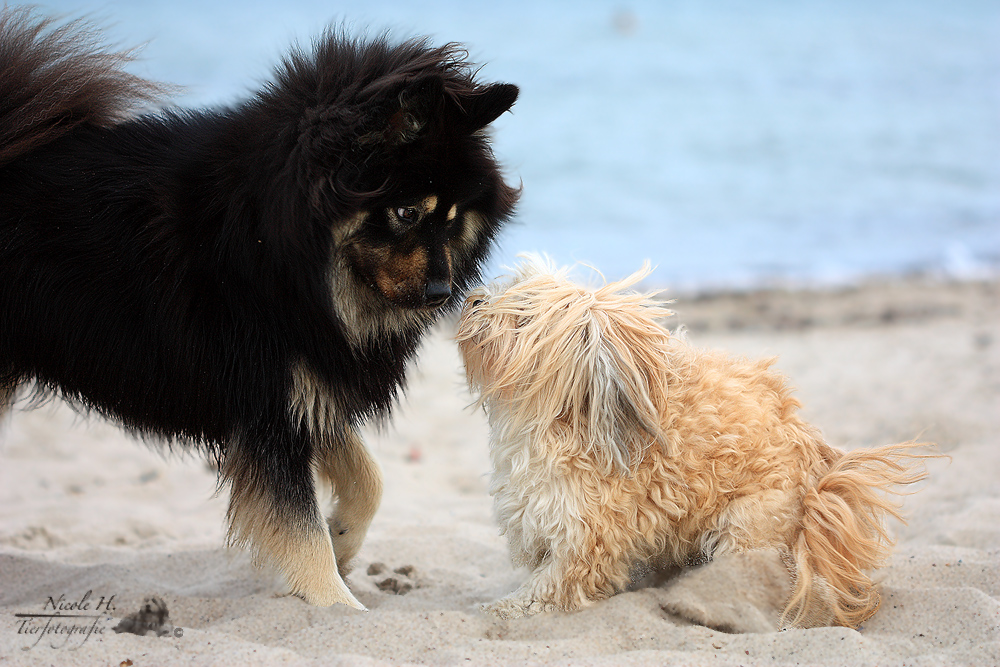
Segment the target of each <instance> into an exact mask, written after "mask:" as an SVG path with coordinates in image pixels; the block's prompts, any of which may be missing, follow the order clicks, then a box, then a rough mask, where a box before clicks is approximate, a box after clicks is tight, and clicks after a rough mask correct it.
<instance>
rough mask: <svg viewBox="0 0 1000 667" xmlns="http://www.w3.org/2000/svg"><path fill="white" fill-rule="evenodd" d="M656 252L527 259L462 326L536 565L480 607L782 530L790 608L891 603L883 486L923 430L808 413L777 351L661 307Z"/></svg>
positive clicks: (754, 544) (775, 541) (572, 599)
mask: <svg viewBox="0 0 1000 667" xmlns="http://www.w3.org/2000/svg"><path fill="white" fill-rule="evenodd" d="M649 272H650V270H649V268H648V266H646V267H644V268H643V270H641V271H639V272H637V273H635V274H633V275H632V276H630V277H629V278H626V279H625V280H622V281H620V282H616V283H611V284H607V285H604V286H603V287H598V288H594V289H591V288H587V287H582V286H580V285H578V284H575V283H573V282H571V281H570V280H569V279H568V278H567V277H566V276H567V270H566V269H562V270H558V271H557V270H553V269H551V268H550V267H547V266H545V264H544V262H543V261H541V260H538V259H530V258H529V259H528V260H526V261H525V262H524V263H523V264H522V265H521V266H520V267H519V269H518V270H517V272H516V274H515V275H514V276H513V277H511V278H509V279H508V280H506V281H503V282H498V283H496V284H494V285H491V286H488V287H484V288H481V289H479V290H476V291H474V292H473V293H472V294H471V295H470V296H469V297H468V299H467V300H466V302H465V307H464V310H463V312H462V318H461V322H460V325H459V331H458V334H457V340H458V342H459V346H460V349H461V353H462V356H463V360H464V362H465V366H466V371H467V374H468V379H469V383H470V385H471V386H472V387H473V389H474V390H475V391H477V392H478V393H479V395H480V402H481V404H482V405H483V406H485V408H486V411H487V413H488V415H489V420H490V425H491V428H492V436H491V441H490V451H491V457H492V462H493V468H494V470H493V478H492V482H491V485H490V493H491V494H492V495H493V497H494V508H495V513H496V517H497V520H498V521H499V524H500V528H501V532H502V533H504V534H506V535H507V538H508V539H509V542H510V549H511V554H512V557H513V560H514V562H515V564H517V565H527V566H528V567H529V568H531V570H532V572H531V575H530V577H529V578H528V580H527V581H526V582H525V583H524V584H523V585H522V586H521V587H520V588H519V589H517V590H516V591H514V592H513V593H511V594H510V595H508V596H507V597H505V598H503V599H501V600H498V601H496V602H494V603H492V604H489V605H485V606H484V609H485V610H486V611H488V612H491V613H493V614H496V615H497V616H501V617H504V618H516V617H519V616H527V615H531V614H535V613H538V612H542V611H547V610H551V609H562V610H574V609H578V608H580V607H583V606H586V605H588V604H590V603H592V602H594V601H597V600H601V599H604V598H607V597H609V596H611V595H614V594H615V593H616V592H618V591H621V590H622V589H623V588H624V587H625V586H626V585H628V583H629V581H630V579H629V570H630V567H631V566H632V565H634V564H636V563H647V564H651V565H655V566H665V565H680V564H685V563H691V562H697V561H704V560H708V559H711V558H713V557H715V556H720V555H723V554H727V553H739V552H745V551H750V550H755V549H763V548H777V549H779V550H780V551H781V553H782V554H783V555H784V557H785V558H786V562H787V564H788V566H789V568H790V569H791V571H792V573H793V576H794V588H793V592H792V595H791V597H790V598H789V600H788V602H787V605H786V607H785V610H784V613H783V614H782V617H781V619H780V620H779V624H780V625H781V626H782V627H790V626H797V627H810V626H816V625H845V626H849V627H857V626H858V625H859V624H861V623H862V622H863V621H865V620H866V619H867V618H868V617H870V616H871V615H872V614H873V613H874V612H875V610H876V609H877V608H878V605H879V594H878V591H877V590H876V588H875V586H874V584H873V583H872V581H871V579H870V578H869V576H868V574H867V571H869V570H871V569H874V568H876V567H878V566H879V565H880V564H881V563H882V562H883V561H884V560H885V559H886V558H887V556H888V555H889V549H890V546H891V541H890V539H889V535H888V534H887V531H886V529H885V527H884V525H883V520H884V519H885V517H886V515H892V516H895V517H897V518H898V517H899V515H898V514H897V511H898V505H896V504H894V503H892V502H890V501H889V500H887V499H886V497H885V493H886V492H890V493H899V489H898V487H899V486H901V485H907V484H911V483H913V482H916V481H918V480H921V479H923V477H924V476H925V473H924V472H923V468H922V466H919V465H917V464H919V463H920V460H919V459H921V458H925V457H927V456H929V455H930V454H926V453H920V452H918V451H915V448H916V447H918V446H919V445H918V444H917V443H912V442H910V443H905V444H900V445H888V446H883V447H878V448H874V449H863V450H855V451H851V452H846V453H845V452H843V451H841V450H839V449H836V448H834V447H831V446H829V445H827V444H826V443H825V442H824V441H823V439H822V437H821V435H820V433H819V431H817V430H816V429H815V428H813V427H812V426H810V425H809V424H807V423H805V422H804V421H803V420H802V419H801V418H800V417H799V415H798V408H799V402H798V401H797V400H796V399H795V398H794V397H793V396H792V391H791V389H790V388H789V386H788V384H787V383H786V380H785V378H784V377H783V376H782V375H780V374H779V373H777V372H775V371H772V370H770V369H769V367H770V366H771V364H772V363H773V361H774V360H773V359H765V360H762V361H750V360H747V359H740V358H735V357H732V356H729V355H727V354H725V353H723V352H717V351H707V350H700V349H696V348H694V347H692V346H691V345H690V344H689V343H688V342H687V341H686V340H685V339H684V338H683V337H682V336H677V335H672V334H671V333H670V332H668V331H667V330H666V329H665V328H663V327H662V326H660V325H659V324H658V323H657V320H658V319H660V318H663V317H665V316H668V315H670V314H671V313H670V311H669V310H667V309H666V308H664V307H663V305H662V302H659V301H657V300H655V299H654V296H655V295H654V294H639V293H636V292H634V291H631V290H629V289H628V288H630V287H631V286H633V285H635V284H636V283H637V282H639V281H640V280H641V279H642V278H644V277H645V276H646V275H648V274H649Z"/></svg>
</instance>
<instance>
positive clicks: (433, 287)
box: [424, 279, 451, 308]
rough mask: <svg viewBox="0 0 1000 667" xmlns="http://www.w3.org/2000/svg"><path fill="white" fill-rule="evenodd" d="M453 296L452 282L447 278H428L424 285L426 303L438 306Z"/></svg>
mask: <svg viewBox="0 0 1000 667" xmlns="http://www.w3.org/2000/svg"><path fill="white" fill-rule="evenodd" d="M450 298H451V283H450V282H449V281H447V280H440V279H436V280H428V281H427V285H426V286H425V287H424V304H426V305H427V306H429V307H431V308H437V307H438V306H440V305H442V304H444V302H445V301H447V300H448V299H450Z"/></svg>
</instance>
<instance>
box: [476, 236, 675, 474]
mask: <svg viewBox="0 0 1000 667" xmlns="http://www.w3.org/2000/svg"><path fill="white" fill-rule="evenodd" d="M523 257H524V261H523V262H522V263H521V265H520V266H518V267H517V268H516V269H515V271H514V274H513V275H512V276H508V277H506V278H505V279H501V280H499V281H497V282H495V283H493V284H492V285H489V286H487V287H483V288H480V289H478V290H475V291H474V292H472V293H471V294H470V296H469V297H468V299H467V300H466V305H465V308H464V310H463V315H462V319H461V322H460V324H459V330H458V333H457V335H456V338H457V340H458V342H459V346H460V349H461V351H462V356H463V359H464V361H465V365H466V372H467V374H468V379H469V383H470V385H471V386H472V387H473V388H474V389H475V390H476V391H478V392H479V394H480V397H479V403H480V404H482V405H484V406H485V407H486V409H487V411H488V412H490V415H491V421H493V423H494V424H495V425H498V426H500V427H501V428H507V429H518V430H519V431H521V432H529V431H534V432H538V433H541V432H544V431H547V430H550V429H562V432H563V433H564V435H563V437H562V438H560V439H561V440H563V441H567V442H575V443H580V444H581V446H582V447H583V448H584V452H583V453H584V454H586V455H589V456H591V457H592V458H593V459H594V461H595V463H597V464H598V465H600V466H601V467H602V468H604V469H605V470H606V471H607V472H608V473H609V474H610V473H611V472H612V471H617V472H618V473H623V474H627V473H628V471H629V470H630V469H632V467H633V465H634V463H635V462H637V461H638V459H639V457H640V455H641V453H642V452H643V451H644V450H645V448H646V447H648V446H649V445H651V444H653V443H654V442H658V443H660V445H661V446H663V447H664V448H669V445H668V441H667V439H666V437H665V436H664V434H663V431H662V428H661V426H660V424H661V416H662V414H663V412H664V410H665V409H666V398H667V391H668V384H669V378H670V375H671V372H672V371H671V370H670V366H669V364H668V354H669V348H670V334H669V332H667V330H666V329H664V328H663V327H662V326H660V325H659V324H657V322H656V320H657V319H660V318H664V317H667V316H670V315H671V314H672V313H671V311H670V310H668V309H667V308H666V307H665V306H664V305H663V302H662V301H660V300H658V299H657V298H656V297H657V294H658V293H656V292H651V293H640V292H636V291H634V290H630V289H629V288H630V287H632V286H634V285H636V284H637V283H639V282H640V281H641V280H642V279H643V278H645V277H646V276H648V275H649V274H650V273H651V272H652V269H651V267H650V266H649V263H648V262H647V263H646V264H645V265H644V266H643V268H642V269H640V270H639V271H637V272H635V273H633V274H632V275H630V276H628V277H627V278H624V279H622V280H620V281H617V282H612V283H605V284H604V285H602V286H599V287H594V288H588V287H581V286H580V285H577V284H575V283H573V282H571V281H570V280H568V279H567V277H566V276H567V274H568V272H569V269H568V268H566V269H561V270H555V269H553V268H552V266H551V263H550V262H549V261H548V260H547V259H545V258H539V257H535V256H523ZM566 429H568V432H567V431H566ZM667 453H668V454H672V452H669V451H668V452H667Z"/></svg>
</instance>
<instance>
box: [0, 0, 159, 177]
mask: <svg viewBox="0 0 1000 667" xmlns="http://www.w3.org/2000/svg"><path fill="white" fill-rule="evenodd" d="M132 59H133V52H131V51H121V52H116V51H113V50H111V49H109V48H108V47H107V46H105V45H104V44H102V43H101V40H100V35H99V33H98V32H97V31H96V30H95V29H93V28H92V27H90V26H89V25H88V24H86V23H84V22H82V21H79V20H77V21H71V22H69V23H66V24H64V25H57V24H55V22H54V21H53V19H51V18H47V17H40V16H37V15H36V14H35V13H34V12H33V11H32V10H31V9H30V8H25V7H0V165H2V164H5V163H7V162H9V161H11V160H12V159H14V158H15V157H17V156H18V155H22V154H23V153H26V152H27V151H30V150H31V149H33V148H35V147H37V146H40V145H42V144H45V143H48V142H50V141H52V140H54V139H56V138H58V137H60V136H62V135H63V134H65V133H67V132H69V131H70V130H72V129H73V128H74V127H76V126H78V125H80V124H83V123H90V124H93V125H98V126H108V125H113V124H114V123H117V122H120V121H121V120H123V119H125V118H126V117H127V116H128V114H129V112H131V111H132V110H133V109H135V108H136V107H138V106H140V105H141V104H143V103H146V102H152V101H154V100H155V99H157V98H158V97H160V96H161V95H162V94H163V93H164V92H165V91H164V89H163V88H162V87H161V86H158V85H156V84H153V83H150V82H149V81H146V80H144V79H141V78H139V77H137V76H134V75H132V74H129V73H127V72H125V71H124V66H125V65H126V64H127V63H128V62H130V61H131V60H132Z"/></svg>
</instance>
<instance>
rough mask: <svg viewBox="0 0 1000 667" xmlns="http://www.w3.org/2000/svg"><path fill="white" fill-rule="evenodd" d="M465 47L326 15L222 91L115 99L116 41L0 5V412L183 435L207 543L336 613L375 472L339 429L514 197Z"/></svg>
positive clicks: (353, 427)
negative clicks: (360, 32) (163, 108)
mask: <svg viewBox="0 0 1000 667" xmlns="http://www.w3.org/2000/svg"><path fill="white" fill-rule="evenodd" d="M464 55H465V54H464V52H462V51H461V50H460V49H459V48H458V47H457V46H455V45H447V46H444V47H440V48H432V47H430V46H429V45H427V44H426V43H425V42H423V41H407V42H403V43H400V44H393V43H390V42H389V41H388V40H386V39H385V38H381V39H373V40H351V39H347V38H346V37H344V36H342V35H338V34H336V33H335V32H332V31H331V32H328V33H326V34H325V35H324V36H323V37H321V38H320V39H319V40H317V41H316V43H315V44H314V46H313V49H312V51H311V52H305V51H299V50H296V51H293V52H292V53H291V54H290V55H289V56H288V57H287V58H286V59H285V60H284V62H283V63H282V64H281V66H280V67H279V68H278V69H277V71H276V74H275V79H274V81H273V82H272V83H271V84H269V85H267V86H266V87H264V88H263V90H261V91H260V92H259V93H257V94H256V95H255V96H253V97H252V98H251V99H249V100H247V101H246V102H244V103H242V104H240V105H238V106H234V107H232V108H225V109H216V110H210V111H183V112H179V111H178V112H161V113H155V114H150V115H145V116H137V117H131V116H130V114H131V113H132V112H133V111H134V110H135V109H136V108H138V107H139V106H140V105H142V104H144V103H148V102H149V101H150V100H153V99H155V98H156V97H157V95H158V94H159V91H158V89H157V88H156V86H154V85H152V84H150V83H148V82H145V81H143V80H140V79H137V78H135V77H133V76H131V75H129V74H127V73H126V72H125V71H124V69H123V65H124V64H125V63H127V61H128V60H129V56H128V54H121V53H115V52H113V51H111V50H108V49H106V48H104V47H102V46H101V45H100V44H99V40H98V38H97V36H96V34H95V33H94V32H93V31H92V30H91V29H89V28H88V27H87V26H85V25H83V24H80V23H69V24H66V25H61V26H60V25H55V24H53V23H52V22H51V21H50V20H48V19H45V18H42V17H39V16H37V15H36V14H34V13H32V11H30V10H24V9H16V8H7V9H2V10H0V409H3V408H6V407H9V406H10V404H11V403H12V402H13V400H14V398H15V393H16V390H17V388H18V387H19V386H22V385H31V386H33V387H34V391H35V393H36V395H40V396H42V397H44V396H51V395H59V396H62V397H63V398H65V399H67V400H68V401H69V402H70V403H72V404H74V405H76V406H78V407H79V408H81V409H85V410H91V411H95V412H97V413H100V414H102V415H104V416H106V417H108V418H111V419H113V420H115V421H116V422H117V423H119V424H121V425H122V426H123V427H124V428H125V429H127V430H129V431H131V432H134V433H138V434H140V435H142V436H144V437H146V438H147V439H151V440H153V441H155V442H161V443H166V444H168V445H174V444H180V445H187V446H193V447H198V448H201V449H202V450H204V451H205V452H207V453H208V454H210V455H212V456H214V457H216V458H217V460H218V463H219V465H220V470H221V480H220V481H221V483H222V484H223V485H229V486H230V487H231V496H230V506H229V514H228V519H229V523H230V541H231V542H232V543H234V544H239V545H246V546H249V547H250V548H251V549H252V550H253V552H254V553H255V555H256V556H257V557H258V558H259V559H261V560H263V561H266V562H270V563H272V564H273V565H275V566H276V567H277V568H278V569H279V570H280V571H281V572H282V573H283V575H284V576H285V578H286V580H287V582H288V585H289V587H290V589H291V591H292V592H293V593H295V594H296V595H299V596H301V597H302V598H304V599H305V600H306V601H308V602H310V603H313V604H317V605H329V604H334V603H338V602H339V603H346V604H350V605H354V606H358V607H360V603H358V602H357V600H356V599H355V598H354V596H353V595H352V594H351V593H350V591H349V590H348V589H347V587H346V586H345V584H344V582H343V580H342V578H341V574H340V573H341V572H343V571H344V570H345V568H346V566H347V565H348V562H349V561H350V560H351V558H352V557H353V556H354V555H355V554H356V553H357V551H358V549H359V547H360V546H361V543H362V540H363V539H364V536H365V533H366V531H367V529H368V526H369V524H370V522H371V519H372V516H373V514H374V512H375V511H376V509H377V507H378V504H379V501H380V497H381V489H382V481H381V474H380V472H379V469H378V466H377V465H376V463H375V462H374V460H373V459H372V458H371V456H370V454H369V453H368V451H367V450H366V448H365V446H364V443H363V442H362V441H361V439H360V438H359V436H358V432H357V427H358V426H359V425H360V424H362V423H363V422H365V421H368V420H371V419H374V418H379V417H383V416H385V415H386V414H387V413H388V411H389V409H390V407H391V405H392V403H393V401H394V399H395V397H396V396H397V394H398V392H399V391H400V388H401V386H402V383H403V380H404V370H405V367H406V363H407V360H408V359H410V358H411V357H412V356H413V354H414V352H415V350H416V348H417V345H418V342H419V338H420V336H421V335H422V334H423V332H424V331H426V330H427V328H428V326H429V325H430V324H431V323H432V322H433V321H434V320H435V319H436V318H437V317H438V315H439V314H440V313H441V312H442V311H443V310H445V309H448V308H450V307H452V306H453V305H454V304H456V303H457V302H458V300H459V298H460V295H461V294H462V292H463V290H465V289H466V288H467V287H469V286H470V285H471V284H474V283H476V282H477V281H478V279H479V269H480V265H481V264H482V262H483V261H484V259H485V258H486V255H487V253H488V251H489V250H490V248H491V246H492V243H493V241H494V239H495V237H496V235H497V233H498V231H499V229H500V227H501V225H502V224H503V223H504V222H505V221H506V220H507V219H508V218H509V217H510V216H511V214H512V211H513V208H514V204H515V201H516V199H517V195H518V192H517V191H516V190H515V189H512V188H510V187H508V186H507V185H506V184H505V183H504V181H503V179H502V176H501V174H500V171H499V167H498V165H497V164H496V161H495V159H494V157H493V154H492V152H491V150H490V146H489V141H488V136H487V134H486V132H485V128H486V126H487V125H489V124H490V123H491V122H492V121H493V120H495V119H496V118H497V117H498V116H500V115H501V114H502V113H504V112H505V111H507V110H508V109H509V108H510V107H511V105H512V104H513V103H514V101H515V99H516V97H517V92H518V91H517V88H516V87H515V86H513V85H507V84H494V85H481V84H479V83H477V82H476V81H475V80H474V76H473V71H472V69H471V67H470V65H469V64H468V63H467V62H466V61H465V59H464ZM314 475H319V476H321V477H324V478H326V479H328V480H329V481H330V482H332V485H333V488H334V494H335V496H336V500H337V505H336V509H335V511H334V513H333V516H332V517H330V518H329V519H328V520H325V519H324V517H323V516H322V513H321V510H320V504H319V500H318V498H317V491H316V486H315V480H314ZM338 568H339V571H338Z"/></svg>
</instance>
